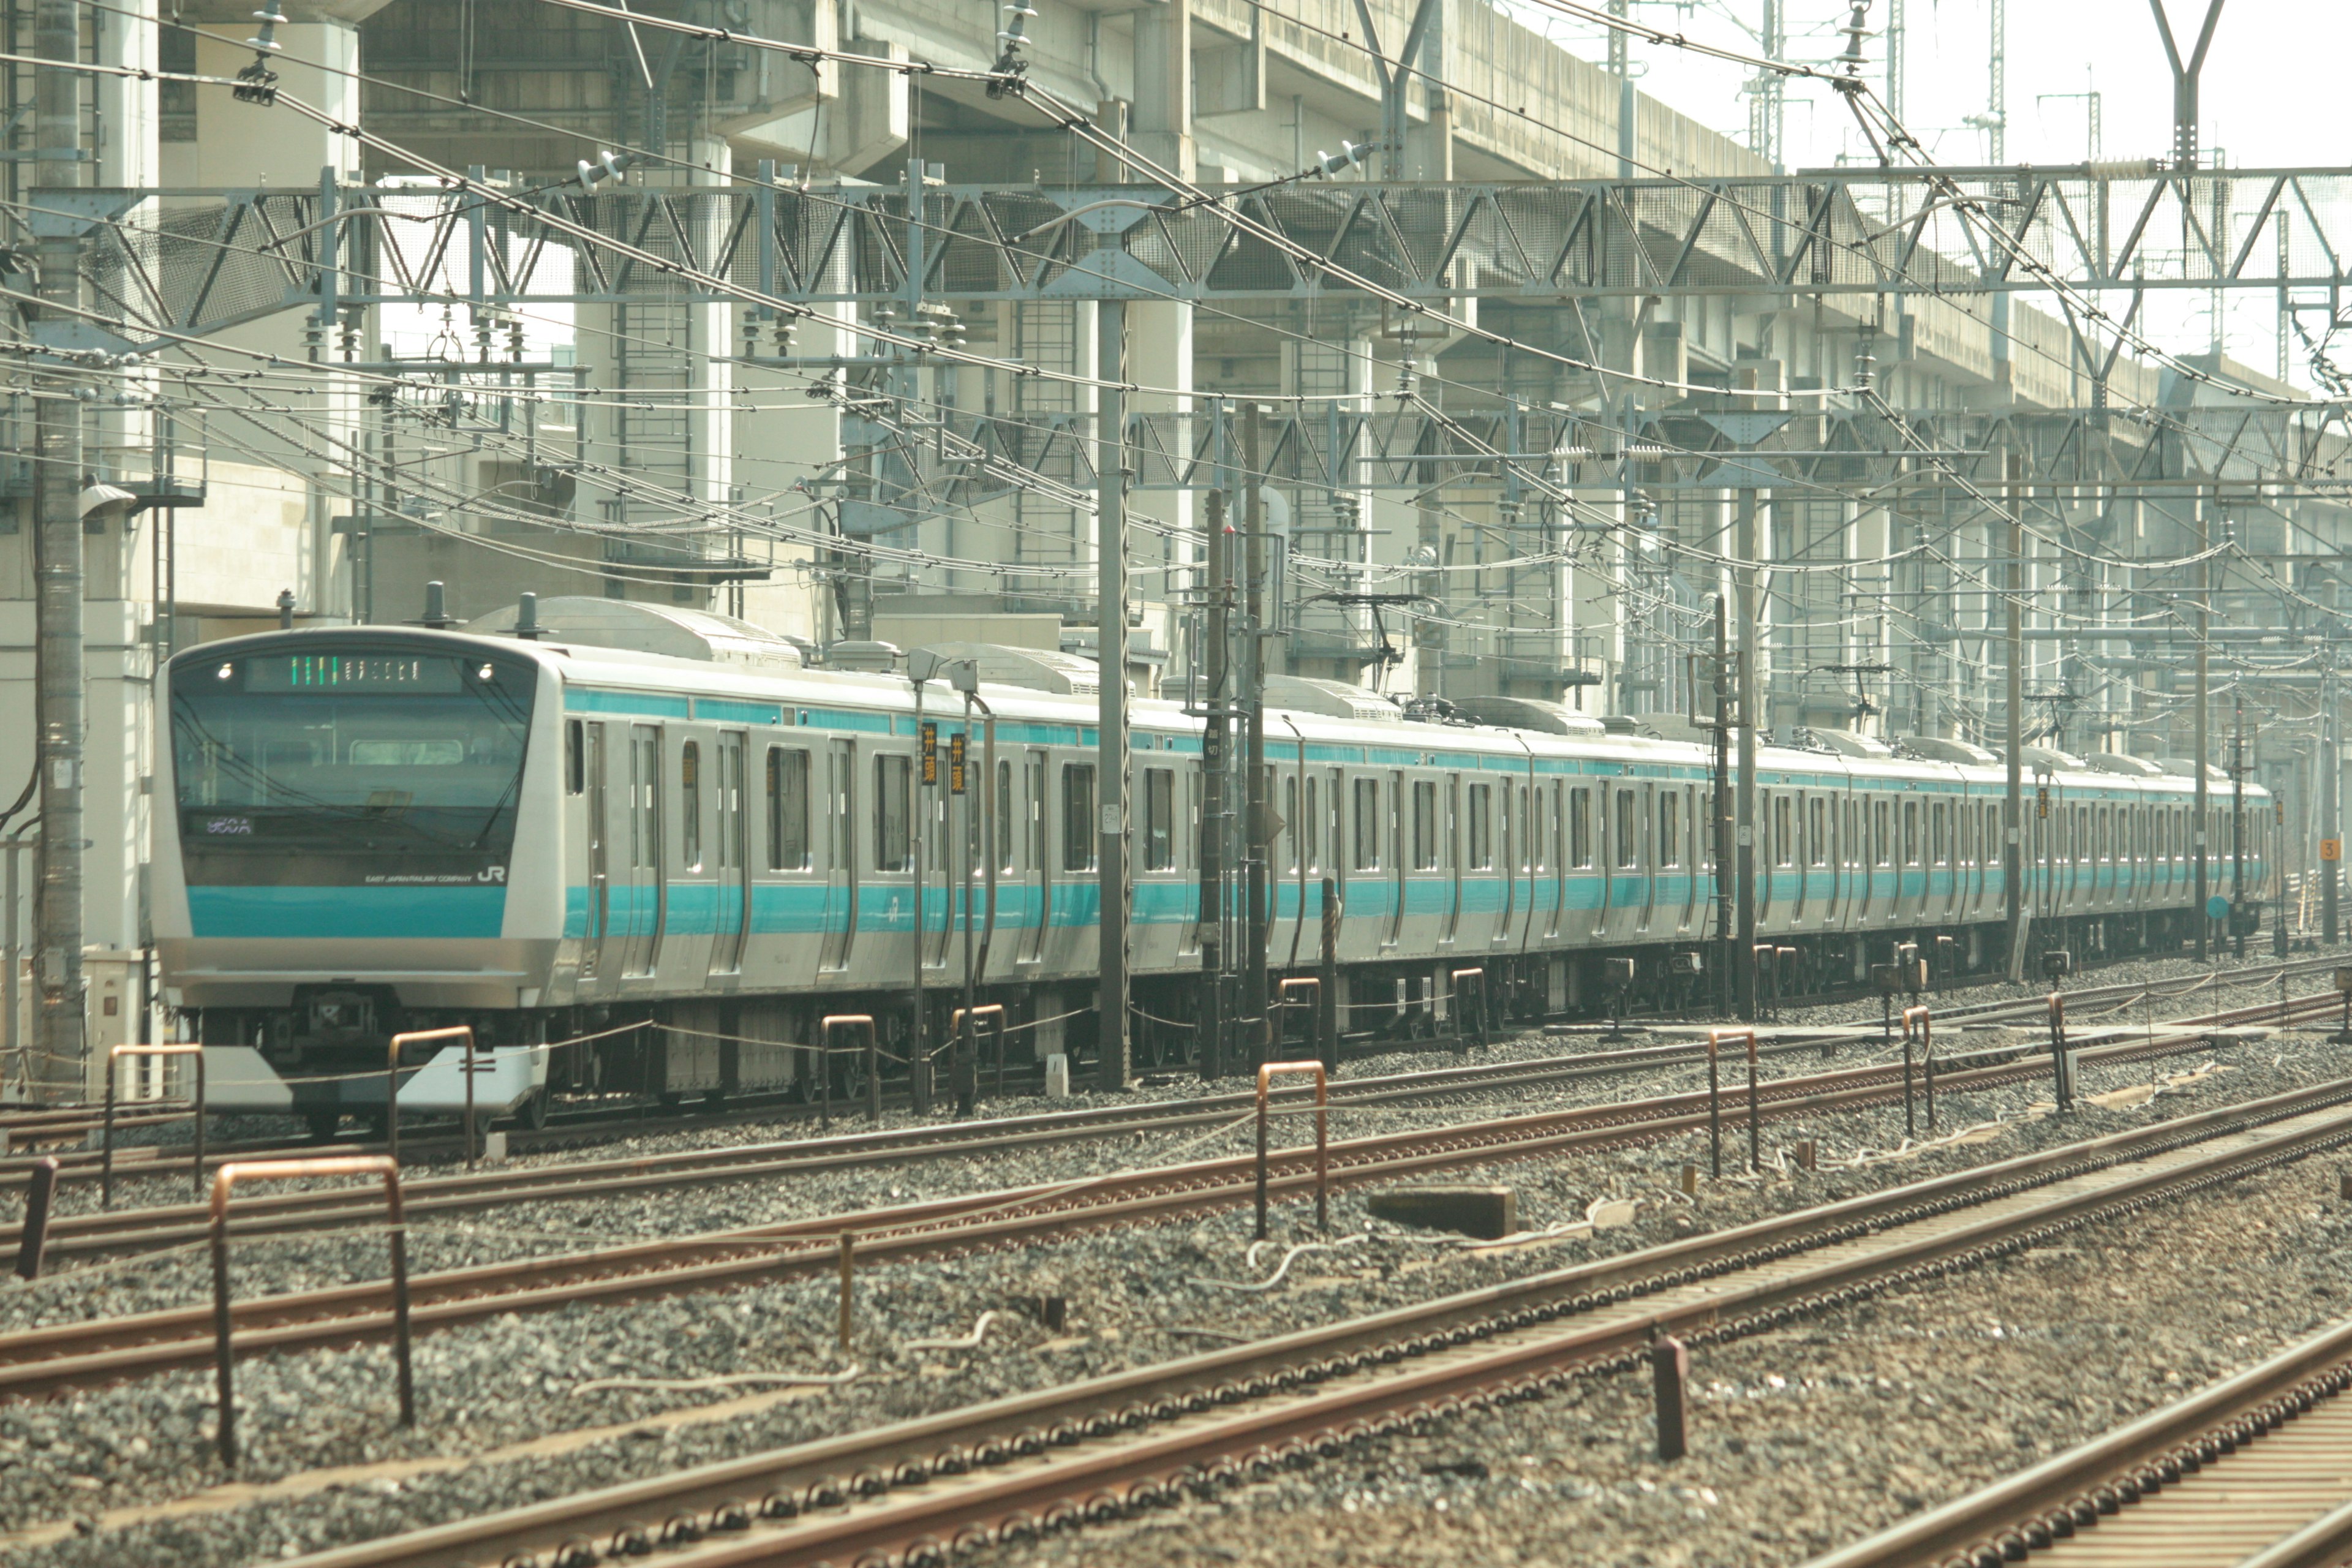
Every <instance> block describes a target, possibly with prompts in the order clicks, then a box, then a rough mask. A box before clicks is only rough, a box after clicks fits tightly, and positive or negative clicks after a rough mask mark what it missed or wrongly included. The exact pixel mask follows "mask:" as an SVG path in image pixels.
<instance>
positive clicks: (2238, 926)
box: [2230, 696, 2246, 958]
mask: <svg viewBox="0 0 2352 1568" xmlns="http://www.w3.org/2000/svg"><path fill="white" fill-rule="evenodd" d="M2245 896H2246V700H2245V698H2244V697H2243V696H2233V697H2232V698H2231V700H2230V939H2231V943H2232V944H2233V945H2234V947H2235V949H2236V951H2237V955H2238V956H2239V957H2240V958H2243V957H2245V956H2246V939H2245V936H2244V935H2243V932H2244V930H2245V922H2244V921H2242V919H2241V918H2240V915H2239V906H2240V904H2241V903H2242V900H2244V899H2245Z"/></svg>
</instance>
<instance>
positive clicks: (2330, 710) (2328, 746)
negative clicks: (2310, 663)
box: [2319, 656, 2344, 947]
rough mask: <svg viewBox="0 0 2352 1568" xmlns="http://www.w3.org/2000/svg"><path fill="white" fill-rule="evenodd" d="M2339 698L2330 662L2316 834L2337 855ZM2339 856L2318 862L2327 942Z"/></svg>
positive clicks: (2322, 681) (2324, 678) (2322, 690)
mask: <svg viewBox="0 0 2352 1568" xmlns="http://www.w3.org/2000/svg"><path fill="white" fill-rule="evenodd" d="M2338 700H2339V698H2338V694H2337V692H2336V666H2335V664H2334V663H2333V662H2332V656H2331V662H2330V663H2329V664H2328V666H2327V668H2326V669H2325V670H2324V671H2322V672H2321V675H2320V678H2319V701H2320V710H2321V711H2320V715H2319V836H2320V837H2322V838H2324V839H2329V840H2332V841H2333V842H2334V843H2335V844H2336V854H2337V855H2338V856H2339V857H2340V856H2341V855H2342V854H2343V852H2344V851H2343V844H2344V826H2343V824H2342V822H2341V821H2339V820H2338V817H2339V815H2340V813H2341V811H2342V808H2343V800H2342V795H2343V789H2344V737H2343V734H2342V732H2341V731H2340V728H2339V725H2338V722H2337V716H2336V703H2337V701H2338ZM2343 865H2344V862H2343V861H2342V859H2341V858H2338V859H2334V860H2326V859H2323V860H2321V861H2320V863H2319V919H2320V930H2321V931H2323V932H2324V933H2325V934H2326V939H2327V945H2328V946H2330V947H2334V946H2335V945H2336V941H2337V926H2336V899H2337V897H2338V896H2339V895H2338V893H2337V890H2336V883H2337V880H2338V879H2339V876H2340V874H2341V872H2342V869H2343Z"/></svg>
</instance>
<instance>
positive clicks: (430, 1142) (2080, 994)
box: [0, 958, 2336, 1251]
mask: <svg viewBox="0 0 2352 1568" xmlns="http://www.w3.org/2000/svg"><path fill="white" fill-rule="evenodd" d="M2335 962H2336V961H2335V960H2334V959H2332V958H2321V959H2297V960H2290V961H2287V962H2285V963H2268V964H2260V965H2255V966H2252V967H2250V968H2246V969H2233V970H2218V971H2215V972H2213V973H2212V974H2211V975H2210V979H2209V978H2207V977H2200V978H2199V979H2198V980H2195V981H2191V982H2189V983H2187V984H2173V983H2162V982H2159V983H2146V982H2125V983H2120V984H2108V985H2096V986H2084V987H2081V988H2079V989H2076V990H2073V991H2069V992H2068V993H2066V996H2067V1002H2068V1005H2069V1006H2070V1007H2073V1008H2075V1009H2077V1010H2082V1009H2095V1008H2098V1007H2101V1006H2106V1005H2113V1004H2116V1003H2121V1002H2127V1001H2131V1000H2137V998H2139V997H2140V996H2142V995H2144V994H2150V993H2154V994H2161V995H2166V996H2177V995H2179V994H2185V993H2186V992H2188V991H2189V990H2201V989H2205V988H2208V986H2209V985H2213V984H2218V985H2221V986H2227V987H2238V986H2252V985H2258V984H2259V985H2268V984H2273V983H2275V982H2276V981H2277V980H2278V979H2279V978H2281V977H2282V976H2286V977H2289V978H2292V977H2294V976H2296V975H2300V974H2308V973H2320V972H2323V971H2326V970H2329V969H2332V968H2333V967H2335ZM1948 994H1949V993H1938V994H1931V995H1930V997H1929V1000H1930V1002H1931V1005H1934V1006H1935V1008H1936V1018H1937V1024H1938V1025H1939V1026H1950V1025H1953V1024H1956V1023H1957V1024H1968V1023H1981V1022H1990V1021H1995V1020H1998V1019H2001V1018H2005V1017H2015V1018H2023V1019H2038V1018H2039V1017H2040V1016H2041V1015H2042V1005H2043V1004H2042V997H2041V996H2040V995H2033V996H2026V997H2012V998H2003V999H2000V1000H1995V1001H1988V1002H1977V1003H1954V1004H1947V1003H1946V1002H1945V1000H1944V997H1945V996H1947V995H1948ZM1792 1005H1793V1004H1792ZM1634 1026H1635V1027H1636V1028H1639V1029H1645V1030H1648V1029H1654V1030H1663V1031H1667V1032H1687V1033H1691V1034H1693V1035H1694V1036H1696V1034H1697V1033H1699V1032H1701V1031H1703V1030H1704V1029H1705V1028H1706V1025H1705V1024H1697V1023H1690V1022H1685V1021H1673V1020H1656V1019H1654V1020H1650V1021H1648V1022H1647V1023H1638V1022H1637V1023H1636V1024H1635V1025H1634ZM1877 1029H1878V1026H1876V1025H1874V1024H1869V1023H1860V1024H1852V1025H1840V1026H1820V1027H1817V1028H1804V1027H1799V1028H1797V1029H1795V1030H1794V1031H1787V1030H1780V1029H1778V1028H1777V1027H1775V1028H1772V1029H1770V1030H1769V1033H1770V1034H1771V1035H1772V1036H1773V1037H1772V1038H1770V1039H1769V1040H1768V1042H1767V1043H1766V1044H1765V1045H1764V1046H1763V1047H1762V1048H1763V1050H1764V1053H1765V1054H1767V1055H1771V1056H1785V1055H1795V1054H1799V1053H1801V1052H1803V1051H1805V1050H1808V1049H1812V1048H1815V1047H1820V1046H1823V1045H1835V1044H1838V1043H1841V1042H1866V1041H1868V1040H1870V1039H1872V1038H1874V1037H1875V1035H1876V1033H1877ZM1401 1046H1402V1042H1398V1043H1392V1044H1391V1046H1390V1047H1388V1048H1390V1049H1396V1048H1401ZM1705 1054H1706V1053H1705V1049H1704V1047H1703V1046H1702V1045H1701V1044H1699V1043H1698V1042H1697V1041H1696V1038H1694V1039H1690V1040H1684V1041H1666V1042H1659V1043H1654V1044H1651V1045H1646V1046H1636V1047H1626V1048H1623V1049H1621V1050H1615V1051H1608V1052H1597V1053H1584V1054H1583V1057H1589V1058H1590V1059H1583V1057H1563V1058H1544V1059H1542V1060H1538V1061H1528V1062H1508V1063H1496V1064H1491V1065H1482V1066H1470V1067H1465V1068H1439V1069H1435V1070H1433V1071H1429V1072H1423V1073H1402V1074H1390V1075H1382V1076H1381V1078H1379V1079H1343V1080H1336V1081H1335V1082H1334V1083H1333V1085H1332V1092H1333V1095H1334V1098H1335V1099H1337V1098H1339V1096H1341V1095H1342V1094H1343V1093H1344V1094H1346V1095H1347V1096H1349V1098H1351V1099H1354V1100H1358V1102H1360V1103H1377V1101H1372V1100H1365V1099H1364V1098H1363V1097H1365V1096H1368V1095H1370V1094H1374V1093H1378V1092H1381V1091H1380V1090H1375V1089H1370V1088H1369V1087H1364V1088H1360V1087H1357V1086H1370V1085H1372V1084H1374V1083H1381V1084H1388V1083H1390V1082H1391V1080H1394V1081H1395V1087H1396V1088H1397V1089H1398V1090H1399V1092H1400V1095H1401V1096H1402V1095H1403V1094H1404V1093H1405V1092H1406V1090H1405V1088H1404V1086H1405V1084H1406V1083H1407V1082H1408V1081H1412V1082H1418V1083H1423V1084H1425V1085H1426V1086H1427V1087H1426V1088H1425V1089H1422V1090H1421V1091H1420V1092H1422V1093H1435V1092H1437V1091H1438V1090H1439V1089H1440V1087H1441V1080H1443V1079H1447V1078H1449V1077H1451V1078H1454V1079H1458V1080H1459V1085H1460V1089H1461V1091H1462V1092H1477V1091H1481V1090H1484V1089H1511V1088H1517V1087H1533V1086H1539V1085H1543V1084H1552V1083H1562V1082H1571V1081H1574V1080H1576V1079H1580V1078H1605V1077H1610V1076H1614V1075H1617V1074H1622V1073H1630V1072H1636V1071H1641V1070H1643V1069H1645V1068H1657V1067H1665V1066H1673V1065H1677V1064H1682V1063H1688V1062H1693V1061H1697V1060H1701V1059H1704V1057H1705ZM901 1098H903V1097H901ZM1247 1099H1248V1096H1247V1095H1246V1094H1224V1095H1204V1096H1195V1097H1191V1098H1189V1099H1187V1100H1175V1101H1168V1102H1163V1104H1162V1105H1161V1106H1153V1107H1149V1108H1136V1107H1126V1108H1110V1109H1106V1110H1083V1111H1072V1112H1066V1113H1055V1114H1059V1115H1061V1116H1062V1117H1063V1118H1064V1122H1063V1124H1064V1125H1066V1126H1069V1127H1072V1128H1083V1127H1084V1125H1085V1121H1084V1119H1092V1120H1094V1121H1098V1122H1100V1124H1101V1126H1102V1127H1103V1128H1107V1129H1108V1130H1110V1131H1114V1132H1116V1131H1129V1130H1133V1129H1132V1126H1131V1124H1134V1123H1139V1122H1140V1121H1146V1120H1149V1119H1150V1117H1153V1116H1158V1117H1161V1118H1164V1119H1166V1120H1165V1121H1164V1122H1163V1124H1164V1125H1168V1126H1171V1127H1172V1126H1181V1125H1182V1122H1181V1120H1178V1119H1179V1118H1181V1115H1182V1114H1183V1111H1182V1110H1181V1109H1179V1108H1192V1107H1197V1108H1199V1109H1201V1110H1202V1112H1203V1113H1204V1114H1206V1113H1208V1112H1211V1111H1213V1110H1215V1109H1216V1108H1218V1107H1222V1106H1233V1107H1238V1106H1240V1105H1242V1104H1243V1103H1244V1102H1245V1101H1246V1100H1247ZM130 1104H131V1105H133V1106H135V1107H136V1110H125V1111H124V1112H121V1113H119V1115H118V1120H117V1123H116V1125H117V1127H118V1128H120V1129H131V1128H135V1127H140V1126H168V1125H171V1124H173V1123H174V1122H177V1121H184V1119H185V1113H186V1110H187V1109H188V1108H187V1106H186V1104H185V1102H180V1101H174V1102H166V1103H165V1105H164V1106H163V1107H161V1108H159V1107H158V1106H157V1104H156V1102H153V1101H135V1102H130ZM818 1114H819V1111H818V1108H816V1107H815V1106H813V1105H810V1104H808V1103H806V1102H804V1101H803V1100H797V1099H791V1098H786V1097H781V1096H775V1097H763V1098H761V1100H756V1101H754V1102H752V1103H750V1104H747V1105H744V1106H741V1107H740V1108H731V1109H730V1110H726V1111H724V1112H721V1113H718V1114H709V1113H698V1114H692V1115H687V1114H681V1113H679V1112H677V1111H675V1110H662V1111H659V1112H656V1113H648V1112H647V1111H646V1110H645V1109H644V1108H641V1107H593V1108H588V1109H585V1110H579V1111H575V1112H572V1113H571V1114H568V1115H564V1114H560V1115H559V1116H558V1117H557V1118H556V1119H554V1120H553V1121H551V1123H550V1124H549V1125H548V1126H546V1127H543V1128H537V1129H532V1128H524V1127H517V1128H513V1129H510V1130H509V1131H508V1134H507V1137H508V1147H509V1150H510V1151H511V1152H518V1153H520V1152H532V1151H551V1150H559V1149H565V1148H574V1147H580V1146H583V1145H585V1144H590V1143H593V1142H604V1141H607V1140H610V1139H614V1138H624V1137H629V1136H633V1135H638V1134H642V1133H645V1132H647V1131H656V1132H658V1131H704V1130H708V1129H710V1128H714V1127H720V1126H725V1125H728V1124H730V1123H743V1122H772V1121H777V1120H780V1119H790V1120H803V1121H805V1120H810V1119H814V1117H816V1116H817V1115H818ZM843 1114H844V1116H845V1117H846V1116H847V1115H849V1114H851V1111H850V1110H848V1109H846V1108H845V1110H844V1111H843ZM1123 1116H1124V1117H1125V1118H1126V1120H1121V1118H1122V1117H1123ZM1002 1120H1012V1119H1002ZM1022 1120H1034V1121H1037V1122H1038V1123H1039V1124H1040V1125H1041V1127H1042V1126H1043V1125H1044V1124H1045V1123H1047V1122H1049V1121H1051V1116H1048V1117H1040V1118H1034V1119H1022ZM986 1125H987V1124H986V1123H962V1124H945V1125H940V1124H932V1125H929V1126H925V1127H919V1128H908V1129H900V1130H897V1131H896V1132H895V1133H892V1134H877V1135H875V1136H882V1137H891V1136H898V1137H899V1138H900V1139H901V1144H900V1146H901V1147H902V1148H904V1149H906V1150H908V1151H910V1152H911V1151H913V1150H916V1149H929V1148H933V1147H940V1146H948V1145H952V1144H955V1143H957V1142H960V1141H961V1140H960V1138H959V1136H958V1134H959V1132H960V1131H961V1129H962V1128H966V1127H975V1126H978V1127H984V1126H986ZM98 1130H99V1121H98V1120H97V1116H96V1112H95V1110H94V1108H91V1107H88V1106H60V1107H45V1108H41V1109H38V1110H17V1111H7V1110H0V1131H8V1133H9V1137H10V1139H11V1140H12V1141H13V1142H12V1143H9V1144H0V1150H5V1149H8V1148H12V1147H13V1148H16V1149H19V1150H21V1149H23V1148H24V1147H25V1146H26V1144H28V1143H34V1142H38V1143H41V1144H46V1145H57V1147H53V1148H52V1149H51V1150H50V1152H51V1153H52V1154H53V1156H54V1157H55V1158H57V1159H58V1162H59V1166H60V1169H59V1172H58V1179H59V1180H60V1181H61V1182H63V1183H66V1184H74V1183H80V1182H92V1181H96V1180H97V1179H98V1176H99V1167H100V1159H99V1155H98V1153H97V1152H96V1151H95V1150H88V1149H80V1148H75V1147H66V1146H64V1145H68V1144H74V1143H79V1142H81V1141H84V1140H86V1139H89V1138H91V1137H94V1136H95V1135H96V1133H97V1131H98ZM1083 1135H1097V1134H1095V1133H1093V1132H1087V1133H1084V1134H1083ZM401 1146H402V1152H403V1155H404V1158H405V1159H406V1160H407V1161H408V1162H409V1163H425V1162H426V1161H434V1162H439V1161H448V1160H457V1159H462V1158H463V1157H464V1152H465V1144H464V1142H463V1141H462V1140H461V1139H459V1138H458V1137H457V1136H454V1135H451V1134H446V1133H428V1134H424V1135H420V1134H419V1133H417V1132H415V1131H409V1132H407V1133H406V1134H405V1135H404V1137H403V1138H402V1141H401ZM383 1147H384V1145H383V1143H382V1142H379V1141H371V1140H364V1139H353V1140H341V1141H337V1142H332V1143H320V1142H316V1141H306V1142H296V1143H287V1142H281V1141H276V1140H247V1141H242V1142H234V1143H215V1144H214V1145H213V1147H212V1150H211V1152H210V1154H209V1156H208V1162H207V1163H212V1164H217V1163H225V1162H226V1161H228V1160H231V1159H279V1158H283V1159H298V1158H302V1157H306V1156H313V1155H319V1154H324V1153H337V1154H342V1153H373V1152H381V1151H382V1150H383ZM829 1147H839V1145H838V1144H835V1145H829ZM36 1157H37V1156H35V1155H30V1154H25V1153H9V1152H0V1191H6V1190H9V1189H21V1188H22V1187H23V1186H24V1185H25V1184H26V1182H27V1181H28V1179H29V1177H30V1173H31V1168H32V1163H33V1160H34V1158H36ZM114 1158H115V1179H116V1181H117V1182H129V1181H134V1180H138V1179H141V1178H146V1177H158V1178H164V1179H171V1178H174V1177H178V1176H181V1175H183V1174H184V1173H186V1171H187V1169H188V1161H187V1156H186V1155H185V1154H184V1153H182V1152H178V1151H177V1150H175V1149H173V1148H171V1147H168V1146H162V1147H159V1146H157V1145H153V1144H144V1143H124V1144H119V1145H118V1146H117V1148H116V1150H115V1155H114ZM56 1234H58V1236H60V1237H62V1236H63V1235H64V1234H65V1231H64V1229H63V1228H62V1227H61V1228H60V1229H59V1230H58V1232H57V1233H56ZM64 1250H67V1251H70V1250H71V1248H70V1247H66V1248H64Z"/></svg>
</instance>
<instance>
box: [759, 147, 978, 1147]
mask: <svg viewBox="0 0 2352 1568" xmlns="http://www.w3.org/2000/svg"><path fill="white" fill-rule="evenodd" d="M916 173H917V175H918V178H919V176H920V174H921V171H920V170H918V171H916ZM916 189H917V190H920V189H921V186H920V184H918V185H917V186H916ZM914 684H915V734H916V737H917V742H916V755H915V762H914V765H913V766H912V767H910V768H908V770H907V821H908V826H909V827H910V829H911V830H912V831H911V835H910V837H911V840H912V841H911V842H910V843H909V844H908V852H909V853H910V854H911V855H912V856H913V859H912V861H911V862H910V864H911V865H912V866H913V868H914V872H915V875H914V877H913V879H912V880H913V882H914V895H915V923H914V931H915V940H914V942H912V943H911V944H909V952H910V956H911V957H912V959H913V961H914V974H913V984H912V988H911V989H912V996H911V998H910V999H911V1001H912V1003H913V1006H912V1007H911V1008H910V1009H909V1010H908V1015H907V1108H908V1110H911V1111H913V1112H914V1113H915V1114H916V1115H917V1116H924V1115H928V1114H929V1112H930V1109H931V1064H930V1063H929V1061H928V1060H927V1059H925V1058H924V1056H923V1041H924V1036H925V1034H926V1031H925V1029H924V1027H923V943H924V942H925V941H927V940H928V939H929V935H930V932H929V929H928V928H927V927H926V925H925V924H924V920H923V901H924V898H925V895H926V894H928V893H929V891H930V880H931V868H930V864H929V860H928V859H927V858H926V857H927V855H928V854H929V849H930V833H929V827H930V816H931V800H932V796H933V795H934V793H935V787H934V785H933V784H932V782H931V780H930V779H926V778H925V777H924V776H923V775H924V774H925V773H930V774H931V775H932V778H936V777H937V776H938V769H939V743H938V727H937V725H936V723H934V725H933V728H932V729H931V731H929V732H926V731H925V730H924V729H923V688H924V687H926V686H928V685H929V684H930V683H929V681H925V680H918V681H916V682H915V683H914ZM720 787H722V788H723V787H725V786H724V785H723V784H722V785H721V786H720Z"/></svg>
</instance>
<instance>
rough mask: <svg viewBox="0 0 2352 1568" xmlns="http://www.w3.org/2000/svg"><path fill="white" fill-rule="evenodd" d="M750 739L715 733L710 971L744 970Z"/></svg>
mask: <svg viewBox="0 0 2352 1568" xmlns="http://www.w3.org/2000/svg"><path fill="white" fill-rule="evenodd" d="M749 744H750V738H749V737H748V736H747V735H746V734H745V733H744V731H740V730H721V731H719V747H718V755H717V756H716V758H715V759H714V760H715V761H716V762H717V763H718V764H719V776H718V777H717V779H716V780H714V781H713V784H714V785H715V794H716V795H717V799H716V802H715V804H716V805H717V806H718V808H719V811H718V816H719V820H718V825H717V826H718V832H719V843H718V845H717V848H718V851H719V854H718V860H719V866H718V872H719V885H718V888H717V889H716V890H715V891H716V895H717V898H718V900H719V907H718V911H717V914H718V924H717V929H716V931H715V933H714V934H713V935H712V937H711V941H710V973H713V974H738V973H741V972H742V969H743V938H744V933H745V932H746V931H749V930H750V929H751V856H750V855H748V854H746V853H745V850H746V849H747V848H748V847H749V846H748V844H747V842H746V835H745V830H744V826H743V805H744V800H743V756H744V752H746V751H747V750H748V749H749Z"/></svg>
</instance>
